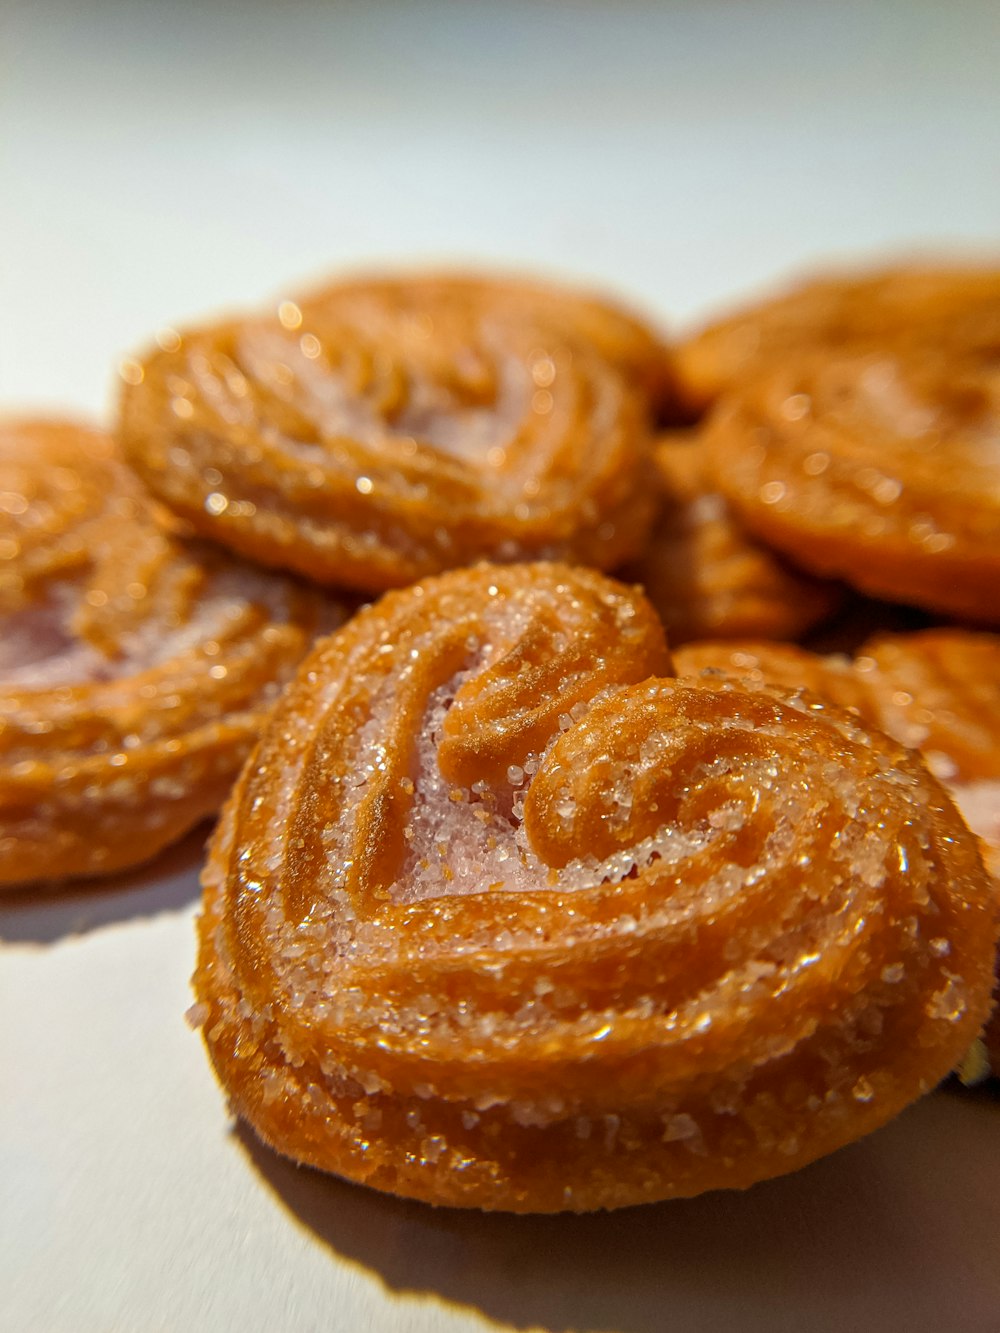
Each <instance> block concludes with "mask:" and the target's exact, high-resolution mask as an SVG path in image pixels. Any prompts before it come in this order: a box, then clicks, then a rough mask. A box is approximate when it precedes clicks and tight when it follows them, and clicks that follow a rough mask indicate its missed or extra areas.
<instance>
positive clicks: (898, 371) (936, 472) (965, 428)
mask: <svg viewBox="0 0 1000 1333" xmlns="http://www.w3.org/2000/svg"><path fill="white" fill-rule="evenodd" d="M998 376H1000V304H998V305H997V307H996V309H995V310H994V311H993V317H992V318H989V319H988V318H985V317H984V318H983V319H981V320H979V321H976V322H971V323H966V324H964V325H962V327H961V328H959V327H958V326H957V325H956V326H955V327H954V328H952V330H951V332H950V334H949V336H948V338H945V337H944V335H943V334H942V337H941V339H940V340H939V341H938V342H937V343H935V344H934V345H928V344H926V343H922V342H921V341H919V340H913V341H911V342H909V343H903V342H902V341H897V342H896V343H895V344H893V345H892V346H891V347H886V348H885V349H884V350H881V351H877V352H866V353H856V354H851V355H849V356H848V355H845V356H840V357H836V358H830V357H828V356H824V355H821V354H817V355H815V356H813V357H807V356H805V355H803V356H800V357H799V358H798V359H796V360H794V361H791V362H789V363H788V364H787V365H785V366H782V367H780V368H777V369H774V370H772V371H771V372H769V373H768V374H766V375H764V374H762V375H761V377H759V378H757V379H755V380H753V381H752V382H751V383H749V384H747V385H746V386H744V388H743V389H742V390H741V392H740V393H739V394H734V395H732V396H731V397H729V398H728V399H723V400H722V401H721V402H720V403H719V405H718V407H717V408H716V410H715V412H714V413H713V415H712V418H711V419H710V422H709V424H708V427H707V431H706V436H705V445H706V448H707V449H708V453H709V461H710V466H711V470H712V474H713V477H714V480H715V482H716V483H717V484H718V486H719V488H720V490H722V492H723V493H724V494H725V495H726V497H727V498H728V499H729V501H730V503H731V504H732V505H733V507H734V509H735V511H736V513H737V515H738V517H739V519H740V521H741V522H743V523H745V524H746V526H747V527H748V528H749V529H750V530H751V531H752V532H754V533H756V534H757V535H758V536H759V537H761V538H763V539H764V540H765V541H767V542H769V543H771V544H772V545H774V546H776V547H777V548H778V549H779V550H782V551H784V552H786V553H787V554H788V555H790V556H791V557H792V558H793V559H795V560H796V561H797V562H798V563H800V564H801V565H802V566H803V567H804V568H806V569H810V570H813V571H814V572H816V573H818V574H824V575H837V576H840V577H842V578H844V579H846V580H848V581H849V582H850V583H852V584H853V585H854V586H855V587H857V588H860V589H861V590H862V591H864V592H869V593H874V594H875V595H877V596H884V597H889V598H895V599H897V600H899V601H903V602H907V603H910V604H912V605H915V606H920V607H924V608H927V609H929V610H932V611H943V612H946V613H949V614H953V615H958V616H962V617H965V618H969V619H972V620H977V621H981V622H983V623H993V624H995V623H1000V597H998V596H997V589H998V588H1000V452H998V448H997V441H998V439H1000V391H998V388H997V385H998V383H1000V378H998Z"/></svg>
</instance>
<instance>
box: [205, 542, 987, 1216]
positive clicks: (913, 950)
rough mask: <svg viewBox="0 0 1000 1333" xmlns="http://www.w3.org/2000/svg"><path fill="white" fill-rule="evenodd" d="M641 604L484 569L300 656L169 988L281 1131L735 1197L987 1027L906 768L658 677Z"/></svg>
mask: <svg viewBox="0 0 1000 1333" xmlns="http://www.w3.org/2000/svg"><path fill="white" fill-rule="evenodd" d="M670 672H671V664H670V659H669V657H668V655H667V652H666V647H665V644H664V640H663V634H662V629H661V627H660V625H659V622H658V620H657V618H656V616H655V614H654V613H653V610H652V608H651V607H650V606H649V604H648V603H647V602H646V601H645V599H644V598H643V597H642V596H641V595H640V594H639V593H638V592H637V591H636V590H629V589H627V588H625V587H623V586H622V585H619V584H616V583H614V582H612V581H611V580H608V579H606V578H604V577H602V576H600V575H597V574H594V573H589V572H587V571H585V570H580V569H569V568H565V567H561V566H558V565H544V564H541V565H534V566H511V567H497V566H481V567H478V568H476V569H473V570H466V571H454V572H452V573H450V574H447V575H444V576H441V577H439V578H435V579H429V580H426V581H425V582H423V583H421V584H418V585H416V586H415V587H413V588H410V589H407V590H405V591H401V592H398V593H392V594H389V595H388V596H386V597H385V598H383V600H382V601H381V602H379V603H377V604H376V605H375V606H373V607H371V608H368V609H367V610H365V611H363V612H362V613H361V614H360V615H359V616H357V617H356V618H355V619H354V620H353V621H351V622H350V623H349V624H348V625H347V626H345V627H344V628H343V629H341V630H340V631H339V632H338V633H337V634H335V635H334V636H332V637H331V638H330V639H328V640H326V641H324V642H323V643H321V644H320V645H319V646H318V647H317V649H316V650H315V651H314V653H313V654H312V655H311V656H310V657H309V658H308V659H307V660H306V661H305V662H304V663H303V665H302V668H301V670H300V672H299V674H298V676H297V677H296V679H295V681H294V682H293V683H292V685H291V686H290V687H289V690H288V691H287V693H286V694H285V696H284V697H283V699H282V701H281V703H280V704H279V706H278V708H277V709H276V711H275V713H274V715H273V717H272V719H271V721H270V723H269V725H268V727H267V729H266V730H265V732H264V734H263V736H262V738H261V741H260V744H259V746H258V748H257V750H256V752H255V754H254V756H253V758H252V759H251V761H250V762H249V763H248V765H247V766H246V768H245V769H244V771H243V774H242V776H241V778H240V780H239V782H238V784H237V786H236V788H235V790H234V792H233V794H232V797H231V799H230V801H229V803H228V805H227V808H226V811H225V814H224V817H223V819H222V821H221V823H220V826H219V829H218V831H217V833H216V836H215V839H214V841H213V844H212V849H211V853H210V858H209V863H208V866H207V869H206V872H205V880H204V882H205V900H204V908H203V915H202V917H201V921H200V927H199V938H200V945H199V958H198V966H197V971H196V974H195V990H196V994H197V1001H198V1003H197V1008H196V1011H195V1018H196V1020H197V1021H200V1023H201V1025H202V1027H203V1032H204V1036H205V1040H206V1043H207V1046H208V1049H209V1053H210V1055H211V1058H212V1061H213V1063H214V1065H215V1067H216V1070H217V1072H218V1074H219V1077H220V1079H221V1081H222V1083H223V1085H224V1087H225V1088H226V1090H227V1092H228V1094H229V1096H230V1098H231V1101H232V1104H233V1106H234V1108H235V1109H236V1111H237V1112H238V1114H240V1115H241V1116H243V1117H244V1118H245V1119H247V1120H248V1121H249V1123H250V1124H251V1125H253V1127H254V1128H255V1129H256V1131H257V1132H258V1134H260V1136H261V1137H262V1138H263V1139H264V1140H265V1141H266V1142H268V1143H270V1144H271V1145H273V1146H274V1147H276V1148H277V1149H278V1150H279V1151H281V1152H284V1153H286V1154H287V1155H288V1156H290V1157H293V1158H294V1159H296V1160H298V1161H303V1162H307V1163H310V1164H311V1165H314V1166H318V1167H320V1168H322V1169H325V1170H330V1171H334V1172H337V1173H339V1174H341V1175H344V1176H347V1177H349V1178H351V1179H354V1180H359V1181H364V1182H366V1183H368V1184H370V1185H373V1186H375V1187H377V1188H380V1189H384V1190H388V1191H391V1192H394V1193H397V1194H402V1195H407V1196H411V1197H415V1198H420V1199H424V1200H427V1201H430V1202H435V1203H449V1204H455V1205H460V1206H468V1207H479V1208H498V1209H507V1210H511V1211H518V1212H530V1211H557V1210H560V1209H576V1210H583V1209H589V1208H600V1207H616V1206H623V1205H626V1204H631V1203H636V1202H641V1201H644V1200H652V1199H658V1198H666V1197H671V1196H676V1195H690V1194H696V1193H699V1192H700V1191H702V1190H704V1189H710V1188H718V1187H727V1186H729V1187H744V1186H746V1185H749V1184H751V1183H752V1182H753V1181H755V1180H757V1179H762V1178H764V1177H767V1176H770V1175H776V1174H779V1173H781V1172H784V1171H789V1170H792V1169H794V1168H795V1167H796V1166H799V1165H802V1164H803V1163H805V1162H807V1161H810V1160H812V1159H813V1158H815V1157H817V1156H819V1155H821V1154H822V1153H825V1152H829V1151H831V1150H832V1149H833V1148H835V1147H837V1146H839V1145H841V1144H843V1143H845V1142H848V1141H850V1140H851V1139H853V1138H856V1137H858V1136H859V1135H861V1134H864V1133H866V1132H868V1131H869V1130H870V1129H873V1128H875V1127H876V1126H877V1125H879V1124H882V1123H883V1122H884V1121H885V1120H886V1119H888V1118H889V1117H890V1116H892V1115H894V1114H895V1113H896V1112H897V1111H898V1110H899V1109H901V1107H902V1106H903V1105H905V1104H906V1103H907V1102H908V1101H910V1100H912V1099H913V1098H915V1097H917V1096H919V1095H920V1093H921V1092H923V1091H924V1090H926V1089H927V1088H929V1087H931V1086H933V1084H934V1083H935V1082H937V1080H938V1079H939V1078H941V1077H943V1076H944V1075H945V1074H946V1073H947V1072H948V1070H949V1069H950V1068H951V1066H952V1065H953V1064H954V1062H955V1061H956V1060H957V1058H958V1057H959V1055H960V1054H961V1053H962V1051H963V1050H964V1049H965V1047H966V1046H967V1045H968V1043H969V1041H970V1040H971V1037H972V1036H973V1035H974V1034H975V1032H976V1031H977V1030H978V1028H979V1026H980V1025H981V1024H982V1021H983V1018H984V1016H985V1014H986V1011H987V1008H988V1003H989V998H988V997H989V988H990V982H991V968H992V956H993V939H994V934H995V929H996V919H995V917H996V907H995V903H994V900H993V897H992V894H991V892H990V889H989V886H988V882H987V879H986V875H985V872H984V870H983V867H982V863H981V861H980V859H979V856H978V853H977V851H976V847H975V843H974V840H973V839H972V837H971V835H970V834H969V833H968V831H967V829H966V828H965V826H964V825H963V823H962V821H961V819H960V818H959V817H958V815H957V813H956V812H955V810H954V808H953V807H952V805H951V803H950V801H949V800H948V798H947V796H946V795H945V793H944V792H943V791H942V789H941V787H940V786H939V785H938V783H937V782H936V781H935V779H934V778H933V777H932V776H931V775H930V774H929V773H928V772H927V771H926V769H925V768H924V767H923V765H922V764H921V763H920V761H919V760H918V759H917V757H916V756H914V755H913V754H911V753H909V752H907V751H905V750H904V749H902V748H901V747H899V746H898V745H896V744H895V743H894V742H892V741H890V740H888V739H887V738H885V737H882V736H880V735H878V734H876V733H873V732H869V731H867V730H865V729H864V728H863V727H862V726H861V724H860V723H859V722H858V720H857V719H856V718H852V717H851V716H850V715H849V714H847V713H843V712H841V711H840V710H838V709H835V708H833V707H831V706H827V705H824V704H823V703H821V702H820V701H818V700H809V701H804V700H802V699H799V698H797V697H795V696H794V695H793V694H789V693H787V692H782V691H780V690H777V689H772V688H769V687H765V686H751V687H749V688H746V687H742V686H738V685H735V684H734V683H732V682H730V681H726V680H721V679H711V678H710V679H707V680H704V681H690V680H685V681H680V680H676V679H674V678H672V677H671V675H670Z"/></svg>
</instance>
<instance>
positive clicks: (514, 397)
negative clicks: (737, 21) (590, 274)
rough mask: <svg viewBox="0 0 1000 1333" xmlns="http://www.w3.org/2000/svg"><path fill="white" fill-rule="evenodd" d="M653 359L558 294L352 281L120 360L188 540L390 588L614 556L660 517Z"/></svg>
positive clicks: (457, 283) (344, 581) (129, 434)
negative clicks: (479, 570)
mask: <svg viewBox="0 0 1000 1333" xmlns="http://www.w3.org/2000/svg"><path fill="white" fill-rule="evenodd" d="M654 349H656V350H659V351H660V357H659V359H658V360H657V359H656V358H655V357H654ZM665 357H666V353H665V352H662V349H659V344H658V343H657V342H656V340H655V338H654V335H653V334H652V333H644V331H643V330H642V329H641V326H639V325H638V324H637V323H636V322H635V321H633V320H631V318H630V317H628V316H625V315H622V314H619V313H618V312H617V311H616V310H615V309H614V308H613V307H607V308H603V307H602V306H601V305H600V304H599V303H596V302H593V301H590V300H589V299H586V298H581V297H579V296H577V295H576V294H575V293H563V292H562V291H561V290H560V289H550V288H540V289H539V288H535V287H532V286H531V285H530V284H524V283H520V284H518V283H513V282H512V283H507V284H505V283H503V282H499V281H497V282H490V281H487V280H474V279H460V278H455V279H452V280H448V279H445V278H443V277H441V276H434V275H430V276H427V277H421V276H411V277H408V278H400V279H397V280H389V279H372V280H371V281H347V282H344V283H340V284H334V285H331V286H329V287H327V288H324V289H323V290H321V291H318V292H314V293H312V294H307V295H306V296H304V297H303V298H301V300H300V301H298V302H295V301H286V302H283V303H282V304H281V306H280V307H279V308H278V310H277V312H276V313H275V314H273V315H261V316H256V317H250V318H246V319H238V320H233V321H228V322H224V323H220V324H216V325H214V326H210V327H206V328H202V329H194V330H191V331H190V332H187V333H183V334H179V335H172V337H171V338H169V339H166V340H165V346H164V347H163V348H161V349H160V350H158V351H155V352H154V353H153V354H152V355H150V356H149V357H147V358H146V359H145V360H144V361H143V362H141V363H140V362H128V363H127V364H126V366H125V368H124V372H123V373H124V375H125V379H126V385H125V390H124V396H123V400H122V413H121V433H122V438H123V440H124V443H125V447H126V449H127V451H128V454H129V457H130V459H131V461H132V462H133V463H134V465H135V466H136V467H137V468H138V470H139V471H140V472H141V474H142V476H143V478H144V479H145V481H146V482H147V484H148V485H149V486H150V487H151V489H152V490H153V491H154V492H155V493H156V494H157V495H158V496H160V498H161V499H162V500H163V501H164V502H165V503H166V504H168V505H169V506H170V507H171V508H173V509H174V510H176V511H177V512H178V513H180V514H182V515H183V516H184V517H185V518H186V519H187V520H188V521H189V522H190V523H192V524H193V525H194V526H195V527H196V528H197V529H198V530H199V531H201V532H203V533H206V534H208V535H210V536H212V537H214V538H215V539H217V540H218V541H221V542H223V543H226V544H228V545H230V546H232V547H234V548H235V549H237V550H239V551H241V552H242V553H244V554H247V555H249V556H251V557H252V558H254V559H257V560H260V561H262V562H264V563H267V564H274V565H280V566H284V567H287V568H290V569H292V570H295V571H297V572H299V573H302V574H305V575H307V576H308V577H310V578H312V579H316V580H318V581H321V582H328V583H333V584H337V585H341V586H349V587H353V588H359V589H362V590H365V591H380V590H382V589H385V588H389V587H394V586H399V585H403V584H406V583H409V582H411V581H412V580H414V579H416V578H419V577H421V576H423V575H425V574H428V573H433V572H435V571H437V570H442V569H447V568H451V567H453V566H458V565H464V564H468V563H471V562H473V561H475V560H477V559H479V558H483V557H489V558H492V559H494V560H504V561H514V560H518V559H525V558H536V557H545V558H552V557H559V558H570V559H573V560H575V561H579V562H581V563H584V564H588V565H594V566H597V567H600V568H609V567H612V566H614V565H616V564H619V563H621V561H623V560H624V559H627V558H628V557H629V556H631V555H633V554H635V553H636V551H637V550H638V549H639V548H640V547H641V545H642V542H643V539H644V537H645V534H646V531H647V529H648V526H649V522H650V520H651V518H652V513H653V507H654V496H653V493H652V487H651V485H650V479H651V472H650V469H651V464H650V459H649V422H650V419H651V416H652V413H653V410H654V401H653V397H652V396H651V395H652V388H651V385H650V382H649V381H650V376H651V374H652V373H653V372H652V371H651V369H650V367H651V366H653V365H655V366H656V367H658V368H660V367H663V366H665V365H666V360H665ZM656 373H657V374H659V373H660V370H659V369H657V371H656Z"/></svg>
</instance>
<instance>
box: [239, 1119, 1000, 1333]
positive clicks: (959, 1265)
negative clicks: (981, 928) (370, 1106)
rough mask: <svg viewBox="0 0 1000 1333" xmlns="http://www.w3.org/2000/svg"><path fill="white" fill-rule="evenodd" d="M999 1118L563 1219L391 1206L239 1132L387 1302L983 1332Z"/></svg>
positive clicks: (998, 1210)
mask: <svg viewBox="0 0 1000 1333" xmlns="http://www.w3.org/2000/svg"><path fill="white" fill-rule="evenodd" d="M998 1110H1000V1107H998V1106H997V1105H996V1104H995V1098H991V1097H990V1096H989V1095H986V1096H982V1095H980V1096H978V1097H970V1096H968V1095H966V1096H958V1097H955V1096H952V1095H950V1094H947V1093H938V1094H935V1095H934V1096H932V1097H930V1098H927V1099H925V1100H924V1102H922V1103H921V1104H919V1105H918V1106H916V1107H914V1108H912V1109H911V1110H910V1111H908V1112H907V1113H906V1114H905V1115H904V1116H902V1117H901V1118H900V1119H899V1120H897V1121H896V1122H895V1123H894V1124H892V1125H890V1126H889V1127H888V1128H886V1129H883V1130H881V1131H880V1132H879V1133H878V1134H876V1135H874V1136H873V1137H872V1138H869V1139H868V1140H866V1141H864V1142H862V1143H859V1144H855V1145H852V1146H851V1147H849V1148H846V1149H843V1150H842V1151H841V1152H839V1153H837V1154H835V1155H834V1156H833V1157H829V1158H827V1159H825V1160H824V1161H821V1162H817V1163H814V1164H813V1165H812V1166H811V1167H808V1168H806V1169H805V1170H803V1171H800V1172H798V1173H797V1174H795V1175H793V1176H787V1177H784V1178H782V1179H779V1180H774V1181H768V1182H766V1183H764V1184H761V1185H758V1186H756V1187H755V1188H754V1189H752V1190H750V1191H748V1192H746V1193H715V1194H709V1195H703V1196H702V1197H701V1198H698V1199H690V1200H676V1201H674V1202H670V1203H662V1204H656V1205H651V1206H646V1207H642V1208H631V1209H626V1210H623V1211H621V1212H617V1213H599V1214H590V1215H586V1216H570V1215H566V1216H559V1217H510V1216H505V1215H501V1214H492V1215H490V1214H483V1213H464V1212H461V1211H457V1210H451V1209H440V1210H438V1209H434V1208H430V1207H426V1206H424V1205H421V1204H416V1203H410V1202H407V1201H404V1200H399V1199H395V1198H392V1197H389V1196H385V1195H379V1194H376V1193H374V1192H373V1191H369V1190H365V1189H363V1188H360V1187H358V1186H352V1185H349V1184H346V1183H344V1182H343V1181H340V1180H337V1179H335V1178H333V1177H328V1176H324V1175H322V1174H321V1173H319V1172H316V1171H312V1170H309V1169H306V1168H299V1167H296V1166H295V1165H293V1164H292V1163H290V1162H288V1161H286V1160H284V1159H283V1158H281V1157H278V1156H276V1155H275V1154H274V1153H272V1152H270V1151H269V1150H268V1149H266V1148H264V1147H262V1146H261V1145H260V1144H259V1143H258V1142H257V1140H256V1139H255V1138H254V1136H253V1135H252V1133H251V1132H250V1131H248V1130H247V1129H245V1128H241V1129H239V1130H237V1131H236V1132H237V1135H238V1137H239V1139H240V1141H241V1143H242V1146H243V1148H244V1150H245V1151H246V1153H247V1154H248V1156H249V1157H250V1158H251V1160H252V1162H253V1164H254V1166H255V1167H256V1169H257V1170H258V1172H259V1173H260V1175H261V1176H262V1177H263V1179H264V1181H265V1182H266V1184H267V1185H268V1186H269V1187H270V1189H271V1190H272V1191H273V1192H274V1193H275V1194H276V1195H277V1196H278V1198H279V1199H280V1200H281V1202H282V1203H283V1204H284V1205H285V1206H286V1207H287V1208H288V1209H289V1210H290V1211H291V1213H292V1214H293V1215H294V1217H295V1218H296V1219H297V1220H298V1221H299V1222H301V1223H303V1224H304V1225H305V1226H306V1227H307V1228H309V1229H310V1230H311V1231H312V1232H313V1233H314V1235H315V1236H316V1237H317V1238H318V1239H319V1240H320V1241H321V1242H322V1243H323V1244H324V1245H326V1246H327V1247H328V1248H329V1249H330V1250H331V1251H332V1252H333V1255H334V1256H336V1257H337V1258H338V1259H340V1260H341V1261H343V1260H347V1261H352V1262H354V1263H356V1264H359V1265H361V1266H362V1267H363V1268H365V1269H367V1270H369V1271H371V1272H373V1273H374V1274H375V1275H377V1277H378V1278H379V1279H380V1280H381V1281H382V1283H383V1284H384V1285H385V1287H386V1288H388V1289H389V1290H390V1292H393V1293H406V1294H407V1295H409V1296H413V1295H415V1294H419V1295H423V1296H432V1297H437V1298H438V1299H440V1300H442V1301H444V1302H447V1303H452V1304H456V1305H458V1306H462V1307H471V1308H472V1309H474V1310H477V1311H479V1312H480V1313H481V1314H483V1315H485V1316H486V1317H487V1318H488V1319H491V1320H493V1321H495V1322H496V1323H498V1324H499V1325H501V1326H503V1327H508V1328H510V1327H513V1328H516V1329H528V1328H531V1329H544V1330H552V1333H568V1331H569V1330H574V1331H577V1330H579V1331H580V1333H583V1331H584V1330H587V1331H590V1330H600V1331H601V1333H604V1331H605V1330H615V1333H668V1331H669V1333H673V1331H674V1330H677V1331H678V1333H680V1331H681V1330H683V1333H700V1331H701V1330H716V1329H720V1328H739V1329H740V1330H741V1333H745V1331H748V1330H765V1329H766V1330H768V1333H776V1331H778V1330H786V1329H787V1330H792V1329H801V1328H803V1327H808V1328H810V1329H811V1330H816V1329H823V1330H826V1329H835V1328H836V1329H838V1330H839V1329H841V1328H846V1327H871V1328H878V1329H879V1330H880V1331H881V1333H886V1330H897V1329H898V1330H902V1329H904V1328H905V1329H907V1330H908V1333H912V1331H913V1330H925V1329H927V1330H930V1329H932V1328H933V1329H940V1328H945V1327H946V1328H948V1329H950V1330H962V1331H963V1333H971V1331H972V1330H976V1331H977V1333H979V1331H980V1330H981V1331H982V1333H985V1330H987V1329H995V1328H996V1326H997V1325H996V1323H995V1320H996V1316H997V1311H998V1310H1000V1265H998V1264H997V1263H996V1257H997V1249H996V1236H998V1235H1000V1161H998V1154H996V1152H995V1138H996V1132H997V1128H998V1126H997V1122H996V1115H997V1112H998ZM956 1130H957V1132H956ZM984 1173H985V1180H984ZM942 1199H943V1202H942ZM956 1242H960V1243H959V1244H958V1247H957V1248H956ZM991 1321H992V1322H991Z"/></svg>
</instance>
